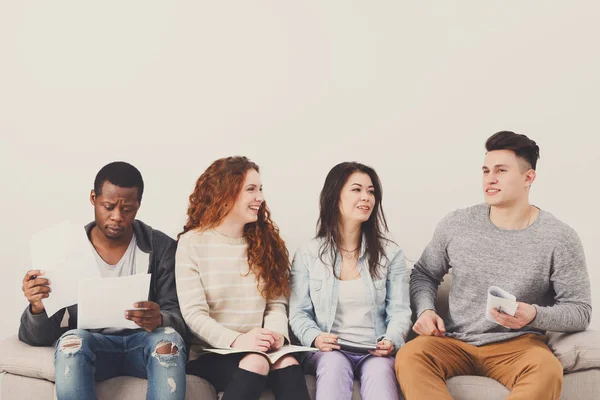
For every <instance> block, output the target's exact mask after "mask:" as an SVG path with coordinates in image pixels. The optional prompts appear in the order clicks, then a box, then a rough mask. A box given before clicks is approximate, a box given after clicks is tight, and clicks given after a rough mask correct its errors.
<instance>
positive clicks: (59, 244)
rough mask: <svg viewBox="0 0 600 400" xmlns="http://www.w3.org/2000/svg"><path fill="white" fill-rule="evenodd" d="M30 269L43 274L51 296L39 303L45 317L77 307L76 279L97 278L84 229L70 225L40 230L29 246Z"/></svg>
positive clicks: (71, 223) (69, 222)
mask: <svg viewBox="0 0 600 400" xmlns="http://www.w3.org/2000/svg"><path fill="white" fill-rule="evenodd" d="M30 247H31V268H32V269H40V270H44V271H45V274H44V275H43V276H42V277H43V278H46V279H49V280H50V288H51V289H52V292H51V293H50V296H49V297H48V298H47V299H44V300H42V303H43V304H44V308H45V309H46V312H47V314H48V316H49V317H51V316H52V315H54V314H55V313H56V312H57V311H58V310H60V309H61V308H64V307H68V306H71V305H73V304H75V303H77V285H78V282H79V280H80V279H84V278H100V271H99V270H98V264H97V263H96V259H95V258H94V251H95V250H94V248H93V246H92V244H91V243H90V241H89V239H88V237H87V235H86V232H85V229H84V226H83V225H80V224H75V223H73V222H71V221H63V222H61V223H59V224H56V225H54V226H51V227H49V228H46V229H44V230H41V231H39V232H37V233H35V234H34V235H33V237H32V238H31V242H30Z"/></svg>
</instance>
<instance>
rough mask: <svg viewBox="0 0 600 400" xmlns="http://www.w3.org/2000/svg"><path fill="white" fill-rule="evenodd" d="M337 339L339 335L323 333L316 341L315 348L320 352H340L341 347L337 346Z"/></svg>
mask: <svg viewBox="0 0 600 400" xmlns="http://www.w3.org/2000/svg"><path fill="white" fill-rule="evenodd" d="M337 338H338V337H337V335H334V334H333V333H326V332H323V333H321V334H320V335H319V336H317V338H316V339H315V347H316V348H318V349H319V350H320V351H331V350H334V349H335V350H339V349H340V346H338V345H337Z"/></svg>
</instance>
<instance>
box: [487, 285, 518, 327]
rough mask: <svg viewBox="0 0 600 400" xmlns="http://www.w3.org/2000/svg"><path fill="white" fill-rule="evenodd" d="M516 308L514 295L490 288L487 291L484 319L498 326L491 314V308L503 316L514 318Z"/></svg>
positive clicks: (496, 288)
mask: <svg viewBox="0 0 600 400" xmlns="http://www.w3.org/2000/svg"><path fill="white" fill-rule="evenodd" d="M517 307H518V304H517V298H516V297H515V296H514V295H512V294H510V293H508V292H507V291H506V290H503V289H501V288H499V287H498V286H490V288H489V289H488V297H487V307H486V313H485V318H487V319H488V320H489V321H492V322H494V323H496V324H498V322H497V321H496V320H495V319H494V317H493V316H492V314H491V311H492V309H493V308H495V309H497V310H500V311H502V312H503V313H505V314H508V315H512V316H514V315H515V312H516V311H517ZM498 325H500V324H498Z"/></svg>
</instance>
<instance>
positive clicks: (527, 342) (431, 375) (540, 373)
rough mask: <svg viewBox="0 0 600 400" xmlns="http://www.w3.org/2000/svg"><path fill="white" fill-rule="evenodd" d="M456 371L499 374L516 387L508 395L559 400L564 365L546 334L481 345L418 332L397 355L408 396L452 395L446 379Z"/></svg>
mask: <svg viewBox="0 0 600 400" xmlns="http://www.w3.org/2000/svg"><path fill="white" fill-rule="evenodd" d="M457 375H479V376H486V377H488V378H492V379H495V380H497V381H498V382H500V383H501V384H503V385H504V386H506V387H507V388H508V389H509V390H511V393H510V395H509V396H508V397H507V399H511V400H516V399H523V400H538V399H539V400H542V399H543V400H556V399H558V398H559V397H560V392H561V389H562V379H563V368H562V365H561V363H560V361H558V359H557V358H556V357H554V354H552V351H550V349H549V348H548V346H546V344H545V343H544V340H543V337H542V336H540V335H535V334H526V335H523V336H520V337H518V338H515V339H511V340H506V341H504V342H499V343H492V344H488V345H484V346H479V347H478V346H472V345H469V344H466V343H464V342H461V341H460V340H456V339H451V338H447V337H443V338H440V337H436V336H419V337H417V338H416V339H414V340H412V341H410V342H408V343H407V344H406V345H404V346H403V347H402V348H401V349H400V350H399V351H398V354H397V355H396V377H397V378H398V382H399V383H400V387H401V389H402V392H403V393H404V397H405V398H406V400H431V399H435V400H445V399H449V400H450V399H452V396H451V395H450V392H448V389H447V387H446V379H448V378H450V377H453V376H457Z"/></svg>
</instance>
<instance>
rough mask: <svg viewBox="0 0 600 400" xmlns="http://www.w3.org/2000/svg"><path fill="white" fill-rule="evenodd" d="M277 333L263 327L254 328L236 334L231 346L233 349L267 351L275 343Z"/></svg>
mask: <svg viewBox="0 0 600 400" xmlns="http://www.w3.org/2000/svg"><path fill="white" fill-rule="evenodd" d="M276 336H277V333H275V332H273V331H270V330H268V329H265V328H254V329H252V330H251V331H250V332H246V333H244V334H242V335H240V336H238V337H237V338H236V339H235V340H234V341H233V343H231V347H233V348H234V349H244V350H257V351H263V352H267V351H268V350H269V349H270V348H271V346H273V344H274V343H275V340H276Z"/></svg>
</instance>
